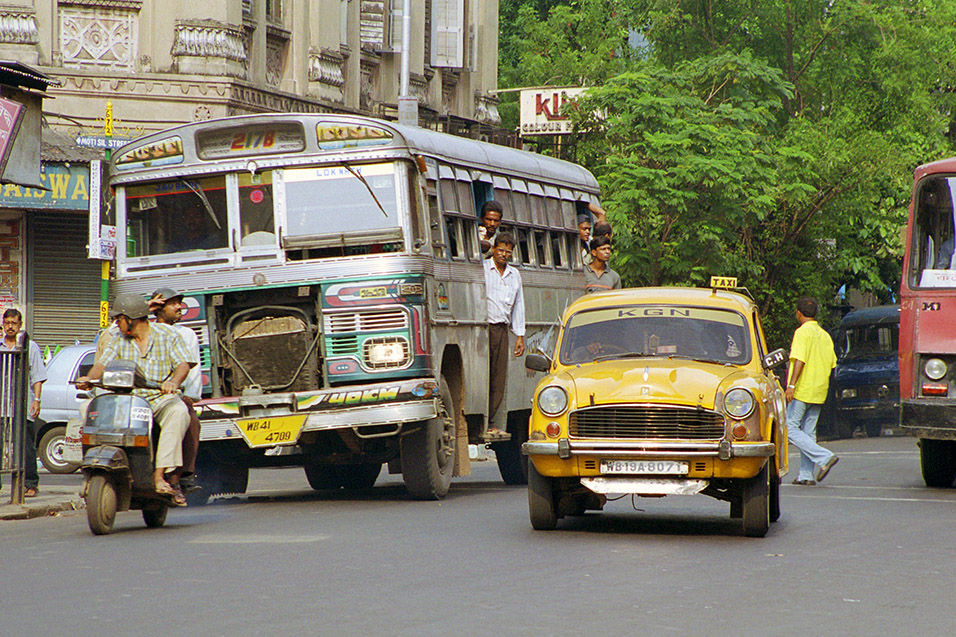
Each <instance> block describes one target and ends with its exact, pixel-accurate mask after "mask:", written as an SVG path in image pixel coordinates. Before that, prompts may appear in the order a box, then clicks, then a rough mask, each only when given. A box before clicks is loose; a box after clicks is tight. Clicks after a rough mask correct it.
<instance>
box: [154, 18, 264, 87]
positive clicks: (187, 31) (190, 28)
mask: <svg viewBox="0 0 956 637" xmlns="http://www.w3.org/2000/svg"><path fill="white" fill-rule="evenodd" d="M172 54H173V59H174V60H175V64H176V66H177V69H178V71H179V72H180V73H185V74H191V75H217V76H223V75H224V76H228V77H238V78H243V79H245V78H246V77H247V67H248V63H249V50H248V43H247V42H246V37H245V34H244V33H243V31H242V30H241V29H240V28H238V27H234V26H231V25H228V24H223V23H221V22H218V21H216V20H179V21H177V23H176V33H175V39H174V42H173V49H172Z"/></svg>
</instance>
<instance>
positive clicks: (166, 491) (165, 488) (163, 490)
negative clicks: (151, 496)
mask: <svg viewBox="0 0 956 637" xmlns="http://www.w3.org/2000/svg"><path fill="white" fill-rule="evenodd" d="M153 486H154V487H155V489H156V493H160V494H162V495H176V489H174V488H173V487H172V485H170V484H169V483H168V482H166V481H165V480H162V481H159V482H156V483H155V484H154V485H153Z"/></svg>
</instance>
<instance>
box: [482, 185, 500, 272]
mask: <svg viewBox="0 0 956 637" xmlns="http://www.w3.org/2000/svg"><path fill="white" fill-rule="evenodd" d="M503 213H504V207H503V206H502V205H501V204H500V203H498V202H497V201H495V200H494V199H492V200H490V201H486V202H485V204H484V205H483V206H482V207H481V221H480V222H479V224H478V239H479V241H480V243H481V254H482V256H483V257H484V258H486V259H488V258H490V257H491V252H492V245H494V241H495V233H496V232H497V231H498V227H499V226H500V225H501V217H502V215H503Z"/></svg>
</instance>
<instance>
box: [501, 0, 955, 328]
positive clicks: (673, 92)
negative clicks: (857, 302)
mask: <svg viewBox="0 0 956 637" xmlns="http://www.w3.org/2000/svg"><path fill="white" fill-rule="evenodd" d="M951 5H952V6H951ZM501 6H502V38H501V41H502V44H503V47H504V48H505V49H507V51H505V50H503V52H502V58H501V66H502V71H501V80H502V84H503V85H509V84H510V85H513V86H517V85H523V86H527V85H531V84H542V85H546V84H549V85H570V84H580V85H584V86H590V87H593V88H592V89H591V90H590V91H589V92H588V94H587V97H585V98H583V99H582V100H580V101H579V104H578V108H577V110H576V111H575V113H573V114H572V117H573V118H574V119H575V121H576V122H577V125H578V126H579V131H580V135H579V137H578V138H577V140H576V149H577V160H578V161H580V162H581V163H584V164H585V165H587V166H588V167H589V168H591V169H592V170H594V171H595V173H596V174H597V175H598V176H599V179H600V180H601V183H602V187H603V189H604V197H605V204H606V206H605V207H606V208H607V209H608V212H609V215H610V218H611V220H612V222H613V223H614V224H615V227H616V236H615V244H616V246H615V247H616V255H615V258H614V261H613V265H614V267H615V268H616V269H618V270H620V271H621V274H622V276H623V277H624V280H625V283H626V284H630V285H646V284H655V285H656V284H685V285H697V284H702V283H706V281H707V280H708V277H709V276H710V275H713V274H722V275H731V276H737V277H738V278H739V279H740V281H741V283H742V284H744V285H746V286H747V287H749V288H750V289H751V290H752V291H753V292H754V293H755V294H756V296H757V298H758V300H759V302H760V304H761V307H762V309H763V310H764V312H765V314H766V315H767V316H768V317H769V319H770V320H769V325H770V329H769V331H770V333H771V335H772V337H773V338H775V339H777V340H778V341H784V340H785V339H786V338H787V334H788V333H789V331H790V330H791V329H792V327H793V318H792V314H793V312H792V307H793V300H794V299H795V298H796V297H797V296H800V295H802V294H813V295H816V296H818V297H820V299H821V301H822V302H824V303H827V302H829V301H831V300H832V299H833V298H834V293H835V291H836V290H837V289H838V288H839V287H840V286H841V285H844V284H846V285H848V286H855V287H857V288H859V289H861V290H863V291H864V292H871V293H874V294H876V295H878V296H879V297H880V298H881V299H883V300H889V298H890V297H891V295H892V294H893V293H895V291H896V290H897V289H898V286H899V273H900V262H901V258H902V248H903V246H902V229H903V228H904V226H905V221H906V207H907V204H908V202H909V188H910V186H911V175H912V170H913V168H914V167H915V166H916V165H918V164H920V163H924V162H926V161H931V160H934V159H938V158H940V157H943V156H946V155H949V154H953V134H954V133H956V121H954V113H956V103H954V96H956V92H954V89H953V87H954V86H956V77H954V75H956V56H954V49H956V5H954V4H953V3H950V2H945V1H943V0H882V1H881V2H872V1H867V0H837V1H834V0H760V1H759V2H758V1H757V0H722V1H721V2H713V0H619V1H613V2H610V3H608V2H597V1H594V0H576V1H566V2H560V1H557V0H553V1H551V2H548V1H545V0H538V1H537V2H520V1H519V0H503V1H502V3H501ZM509 12H510V13H509ZM510 15H513V16H514V19H507V20H506V16H510ZM602 15H603V18H602ZM635 34H639V35H640V38H639V39H641V40H642V41H643V43H644V44H645V45H646V47H645V48H643V49H635V48H633V47H632V46H629V44H633V43H634V41H635ZM596 112H599V113H602V114H604V115H606V119H603V120H601V121H599V120H597V119H595V117H594V115H593V114H594V113H596Z"/></svg>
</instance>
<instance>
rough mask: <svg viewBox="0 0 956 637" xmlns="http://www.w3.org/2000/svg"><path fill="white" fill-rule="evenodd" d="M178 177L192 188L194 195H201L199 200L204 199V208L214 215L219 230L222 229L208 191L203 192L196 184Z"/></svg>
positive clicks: (213, 218)
mask: <svg viewBox="0 0 956 637" xmlns="http://www.w3.org/2000/svg"><path fill="white" fill-rule="evenodd" d="M178 179H179V181H181V182H183V183H184V184H186V187H187V188H189V189H190V190H192V191H193V194H194V195H196V196H197V197H199V200H200V201H202V206H203V208H205V209H206V212H208V213H209V216H210V217H212V222H213V223H214V224H216V229H217V230H222V225H220V223H219V219H217V218H216V211H215V210H213V209H212V204H211V203H209V199H208V198H207V197H206V193H205V192H203V191H202V190H200V189H198V188H196V187H195V186H193V185H192V184H191V183H189V182H188V181H186V180H185V179H183V178H182V177H179V178H178Z"/></svg>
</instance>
